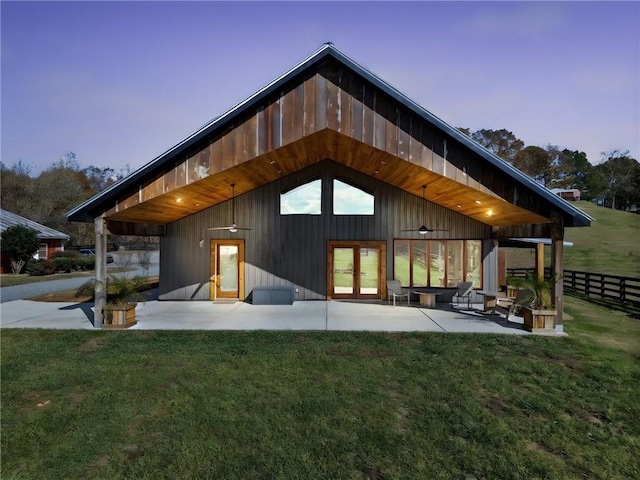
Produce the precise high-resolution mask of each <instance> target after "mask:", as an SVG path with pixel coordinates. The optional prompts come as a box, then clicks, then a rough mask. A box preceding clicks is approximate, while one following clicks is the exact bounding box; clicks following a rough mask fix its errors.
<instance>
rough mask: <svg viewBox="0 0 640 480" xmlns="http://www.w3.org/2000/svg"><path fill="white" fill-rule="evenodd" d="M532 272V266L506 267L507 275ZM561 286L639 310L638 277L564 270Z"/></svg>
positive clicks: (524, 274)
mask: <svg viewBox="0 0 640 480" xmlns="http://www.w3.org/2000/svg"><path fill="white" fill-rule="evenodd" d="M533 272H534V269H533V268H508V269H507V276H509V277H516V278H523V277H525V276H526V275H527V274H528V273H533ZM549 274H550V269H549V268H546V269H545V275H549ZM563 287H564V289H565V290H569V291H572V292H576V293H580V294H582V295H585V296H587V297H597V298H601V299H603V300H608V301H609V302H610V303H611V302H612V303H615V302H617V303H622V304H626V305H627V306H629V307H632V309H633V310H636V311H640V278H634V277H621V276H618V275H608V274H605V273H594V272H581V271H577V270H565V271H564V278H563Z"/></svg>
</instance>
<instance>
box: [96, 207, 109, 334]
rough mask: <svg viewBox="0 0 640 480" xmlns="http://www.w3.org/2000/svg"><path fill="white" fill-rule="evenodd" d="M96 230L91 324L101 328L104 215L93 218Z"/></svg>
mask: <svg viewBox="0 0 640 480" xmlns="http://www.w3.org/2000/svg"><path fill="white" fill-rule="evenodd" d="M94 226H95V230H96V266H95V276H96V284H95V300H94V303H93V326H94V328H102V323H103V319H104V306H105V305H106V303H107V228H106V226H105V220H104V216H102V215H101V216H99V217H96V218H95V219H94Z"/></svg>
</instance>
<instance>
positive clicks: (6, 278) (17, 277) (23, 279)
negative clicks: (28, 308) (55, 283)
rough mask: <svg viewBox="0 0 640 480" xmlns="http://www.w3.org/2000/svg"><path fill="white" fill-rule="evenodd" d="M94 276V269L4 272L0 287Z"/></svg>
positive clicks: (0, 276) (0, 279)
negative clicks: (67, 271) (80, 270)
mask: <svg viewBox="0 0 640 480" xmlns="http://www.w3.org/2000/svg"><path fill="white" fill-rule="evenodd" d="M77 277H87V278H91V277H93V271H86V272H72V273H54V274H52V275H40V276H31V275H27V274H26V273H20V274H13V273H3V274H2V275H0V287H13V286H14V285H25V284H27V283H38V282H50V281H51V280H65V279H67V278H77Z"/></svg>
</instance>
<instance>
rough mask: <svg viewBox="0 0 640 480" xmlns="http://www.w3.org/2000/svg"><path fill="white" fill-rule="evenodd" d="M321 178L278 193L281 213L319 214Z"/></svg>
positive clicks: (320, 207) (320, 209)
mask: <svg viewBox="0 0 640 480" xmlns="http://www.w3.org/2000/svg"><path fill="white" fill-rule="evenodd" d="M321 213H322V180H320V179H318V180H313V181H311V182H309V183H305V184H304V185H300V186H299V187H296V188H293V189H291V190H289V191H286V192H283V193H282V194H280V214H281V215H320V214H321Z"/></svg>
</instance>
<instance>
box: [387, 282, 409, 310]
mask: <svg viewBox="0 0 640 480" xmlns="http://www.w3.org/2000/svg"><path fill="white" fill-rule="evenodd" d="M396 297H397V298H402V297H407V305H409V292H407V293H402V287H401V286H400V282H399V281H398V280H387V298H388V299H389V303H391V300H392V299H393V306H394V307H395V306H396Z"/></svg>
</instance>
